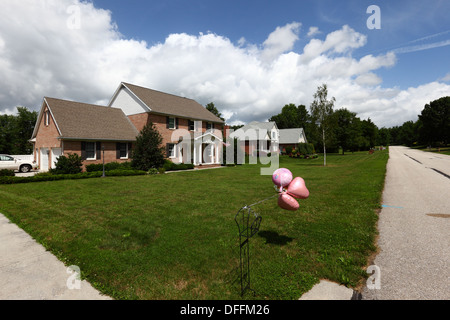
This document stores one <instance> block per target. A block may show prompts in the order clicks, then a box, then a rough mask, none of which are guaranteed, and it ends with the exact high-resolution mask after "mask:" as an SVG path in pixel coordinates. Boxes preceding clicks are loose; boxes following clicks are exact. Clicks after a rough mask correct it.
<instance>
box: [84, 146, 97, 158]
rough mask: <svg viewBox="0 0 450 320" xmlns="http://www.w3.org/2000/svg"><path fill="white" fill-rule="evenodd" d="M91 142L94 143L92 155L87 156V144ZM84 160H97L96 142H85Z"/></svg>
mask: <svg viewBox="0 0 450 320" xmlns="http://www.w3.org/2000/svg"><path fill="white" fill-rule="evenodd" d="M90 143H92V144H93V145H94V157H93V158H89V157H88V152H89V151H88V145H89V144H90ZM86 160H97V143H96V142H86Z"/></svg>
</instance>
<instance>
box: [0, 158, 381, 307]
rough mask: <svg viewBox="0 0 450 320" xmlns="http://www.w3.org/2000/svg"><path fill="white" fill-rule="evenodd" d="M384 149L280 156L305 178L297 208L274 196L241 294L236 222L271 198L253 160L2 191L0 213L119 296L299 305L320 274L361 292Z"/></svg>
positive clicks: (252, 246) (371, 249)
mask: <svg viewBox="0 0 450 320" xmlns="http://www.w3.org/2000/svg"><path fill="white" fill-rule="evenodd" d="M387 159H388V153H387V152H376V153H375V154H373V155H368V154H367V153H355V154H349V155H345V156H342V155H328V157H327V162H328V166H327V167H323V159H322V158H321V157H319V159H315V160H299V159H291V158H285V157H282V158H281V162H280V167H285V168H288V169H290V170H291V171H292V172H293V174H294V176H301V177H303V178H304V179H305V181H306V184H307V187H308V189H309V190H310V197H309V199H307V200H301V201H300V210H299V211H297V212H289V211H284V210H282V209H280V208H279V207H278V205H277V200H276V198H273V199H270V200H268V201H265V202H263V203H261V204H258V205H256V206H255V207H253V209H254V210H255V211H257V212H258V213H259V214H260V215H261V216H262V219H263V220H262V224H261V228H260V232H259V233H258V234H257V235H255V236H254V237H253V238H252V239H251V240H250V255H251V258H250V263H251V288H252V289H253V290H254V292H251V291H249V293H247V294H246V295H244V297H241V295H240V282H239V273H238V266H239V243H238V242H239V241H238V239H239V238H238V229H237V225H236V223H235V221H234V217H235V215H236V213H237V212H238V210H239V209H240V208H241V207H243V206H245V205H251V204H253V203H256V202H258V201H260V200H263V199H266V198H268V197H270V196H272V195H274V194H275V191H274V188H273V183H272V180H271V177H270V176H261V175H260V168H261V166H260V165H243V166H238V167H231V168H221V169H215V170H203V171H196V172H180V173H172V174H165V175H155V176H138V177H110V178H105V179H101V178H96V179H87V180H67V181H54V182H41V183H32V184H21V185H3V186H0V212H1V213H3V214H5V215H6V216H7V217H8V218H9V219H11V220H12V221H13V222H14V223H16V224H18V225H19V226H20V227H22V228H23V229H24V230H26V231H27V232H28V233H29V234H30V235H32V236H33V237H34V238H35V239H36V240H37V241H38V242H40V243H42V244H43V245H44V246H45V247H46V248H47V249H48V250H50V251H51V252H53V253H54V254H56V255H57V256H58V257H59V258H60V259H61V260H62V261H64V262H65V263H66V264H67V265H77V266H79V267H80V269H81V272H82V277H83V278H86V279H87V280H88V281H90V282H91V283H92V284H93V285H94V286H95V287H96V288H98V289H99V290H101V291H102V292H103V293H105V294H107V295H110V296H112V297H113V298H116V299H155V300H156V299H169V300H172V299H202V300H203V299H241V298H244V299H283V300H288V299H298V298H299V297H300V296H301V295H302V294H303V293H305V292H307V291H308V290H310V289H311V288H312V286H313V285H314V284H316V283H317V282H318V281H319V280H320V279H329V280H332V281H336V282H338V283H341V284H344V285H347V286H349V287H356V286H358V285H359V284H361V283H362V282H363V281H364V279H365V278H366V277H367V274H366V272H365V267H366V265H367V263H368V259H369V257H370V255H371V254H373V253H374V251H375V250H376V248H375V239H376V235H377V231H376V224H377V220H378V216H377V209H378V208H380V199H381V192H382V188H383V185H384V176H385V171H386V162H387Z"/></svg>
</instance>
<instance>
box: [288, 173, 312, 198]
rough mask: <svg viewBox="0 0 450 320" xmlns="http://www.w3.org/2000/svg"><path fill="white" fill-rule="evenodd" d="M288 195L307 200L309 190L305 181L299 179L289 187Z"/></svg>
mask: <svg viewBox="0 0 450 320" xmlns="http://www.w3.org/2000/svg"><path fill="white" fill-rule="evenodd" d="M287 193H288V194H289V195H291V196H293V197H294V198H297V199H307V198H308V197H309V190H308V188H306V184H305V180H303V178H300V177H297V178H295V179H294V180H292V182H291V183H290V184H289V186H288V187H287Z"/></svg>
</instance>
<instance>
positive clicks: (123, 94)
mask: <svg viewBox="0 0 450 320" xmlns="http://www.w3.org/2000/svg"><path fill="white" fill-rule="evenodd" d="M110 107H112V108H119V109H122V110H123V112H124V113H125V115H127V116H129V115H133V114H139V113H143V112H147V111H149V110H148V109H147V107H146V106H145V105H144V104H143V103H142V102H141V101H139V100H138V99H137V98H136V97H135V96H134V95H133V94H132V93H131V92H130V91H129V90H128V89H126V88H124V87H122V88H120V90H119V92H118V93H117V95H116V96H115V97H114V99H113V101H112V102H111V104H110Z"/></svg>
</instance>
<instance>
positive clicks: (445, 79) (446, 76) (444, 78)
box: [439, 72, 450, 82]
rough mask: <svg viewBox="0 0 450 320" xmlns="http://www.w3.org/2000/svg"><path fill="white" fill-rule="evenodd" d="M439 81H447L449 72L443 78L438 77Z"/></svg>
mask: <svg viewBox="0 0 450 320" xmlns="http://www.w3.org/2000/svg"><path fill="white" fill-rule="evenodd" d="M439 80H440V81H444V82H448V81H450V72H449V73H447V74H446V75H445V76H444V77H443V78H441V79H439Z"/></svg>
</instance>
